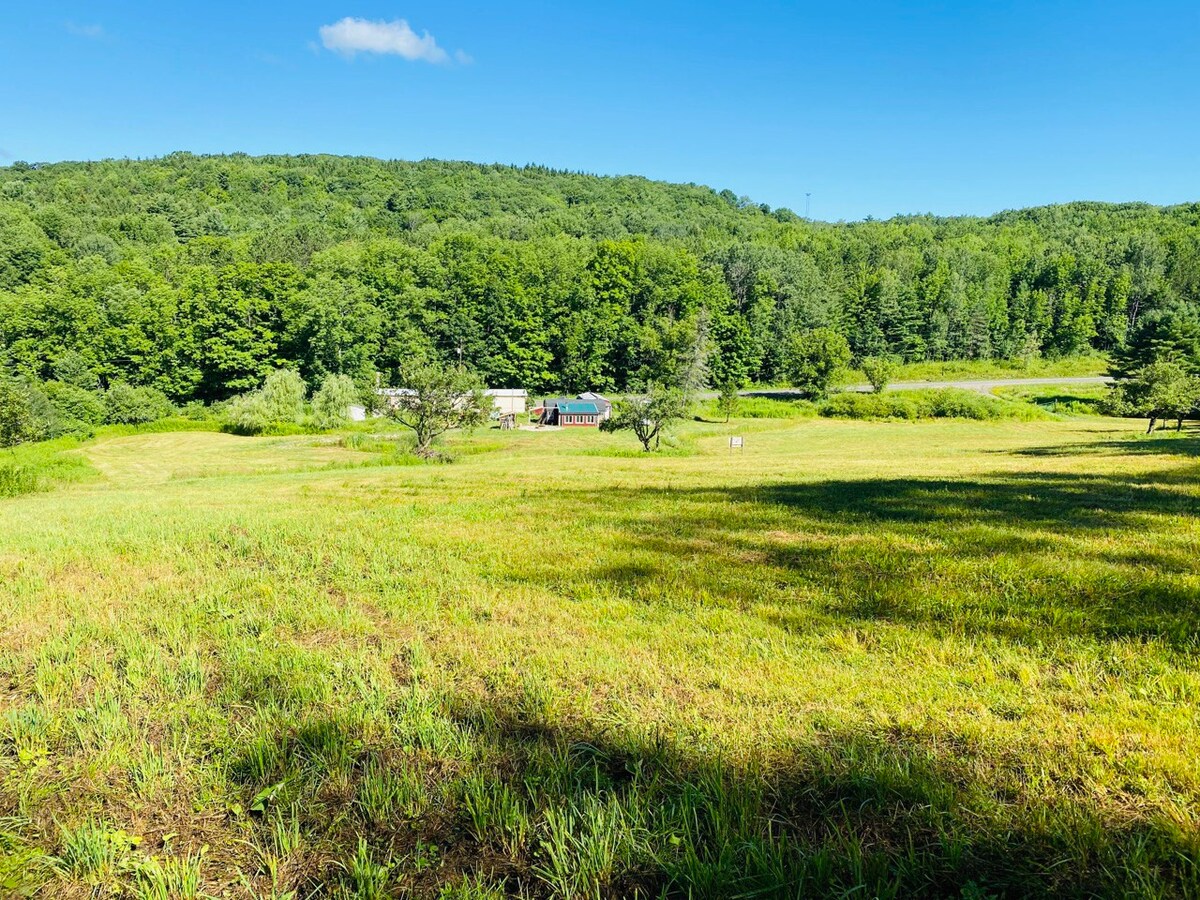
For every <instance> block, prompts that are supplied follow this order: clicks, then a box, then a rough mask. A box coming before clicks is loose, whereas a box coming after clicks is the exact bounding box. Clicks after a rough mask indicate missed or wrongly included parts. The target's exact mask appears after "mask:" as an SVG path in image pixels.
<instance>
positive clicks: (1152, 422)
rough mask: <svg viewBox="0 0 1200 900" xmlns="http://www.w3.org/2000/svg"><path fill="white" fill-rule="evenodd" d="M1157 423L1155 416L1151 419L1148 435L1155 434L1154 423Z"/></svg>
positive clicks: (1147, 430)
mask: <svg viewBox="0 0 1200 900" xmlns="http://www.w3.org/2000/svg"><path fill="white" fill-rule="evenodd" d="M1156 421H1157V419H1155V417H1154V416H1151V417H1150V427H1149V428H1147V429H1146V434H1153V432H1154V423H1155V422H1156Z"/></svg>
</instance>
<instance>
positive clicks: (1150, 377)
mask: <svg viewBox="0 0 1200 900" xmlns="http://www.w3.org/2000/svg"><path fill="white" fill-rule="evenodd" d="M1117 390H1118V398H1119V400H1118V406H1120V407H1123V408H1124V410H1125V411H1127V412H1130V413H1133V414H1134V415H1142V416H1145V417H1146V418H1148V419H1149V420H1150V425H1149V427H1148V428H1147V429H1146V434H1149V433H1150V432H1152V431H1154V426H1155V425H1156V424H1157V423H1158V422H1159V420H1162V421H1164V422H1166V421H1169V420H1171V419H1174V420H1175V427H1176V428H1182V427H1183V420H1184V419H1185V418H1187V417H1188V416H1189V415H1194V414H1197V412H1198V409H1197V408H1198V407H1200V376H1196V375H1193V374H1192V373H1191V372H1189V371H1188V369H1187V367H1186V366H1184V365H1183V364H1182V363H1181V362H1179V361H1178V360H1175V359H1166V360H1159V361H1158V362H1152V363H1150V364H1149V365H1145V366H1142V367H1141V368H1140V369H1137V370H1136V371H1134V373H1133V374H1132V376H1131V377H1130V378H1128V379H1127V380H1125V381H1123V382H1122V383H1121V385H1120V387H1118V388H1117Z"/></svg>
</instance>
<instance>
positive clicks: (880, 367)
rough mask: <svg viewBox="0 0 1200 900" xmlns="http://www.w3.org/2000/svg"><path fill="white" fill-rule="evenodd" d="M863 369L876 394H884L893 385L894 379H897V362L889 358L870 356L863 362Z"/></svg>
mask: <svg viewBox="0 0 1200 900" xmlns="http://www.w3.org/2000/svg"><path fill="white" fill-rule="evenodd" d="M861 368H862V370H863V374H864V375H866V376H867V381H868V382H870V384H871V388H872V389H873V390H874V391H875V393H877V394H882V393H883V391H884V389H885V388H886V387H887V386H888V385H889V384H891V381H892V379H893V378H895V377H896V370H897V368H898V366H897V365H896V361H895V360H894V359H892V358H891V357H889V356H868V357H867V358H866V359H864V360H863V361H862V363H861Z"/></svg>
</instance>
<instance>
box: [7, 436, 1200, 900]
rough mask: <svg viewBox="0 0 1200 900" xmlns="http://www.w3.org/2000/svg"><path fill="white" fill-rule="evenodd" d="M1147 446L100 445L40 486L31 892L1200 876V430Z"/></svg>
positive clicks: (16, 832) (24, 601)
mask: <svg viewBox="0 0 1200 900" xmlns="http://www.w3.org/2000/svg"><path fill="white" fill-rule="evenodd" d="M1139 431H1140V429H1139V427H1138V423H1136V422H1124V421H1114V420H1106V419H1100V418H1076V419H1070V420H1056V421H1044V422H961V421H938V422H922V423H872V422H847V421H829V420H823V419H821V420H814V419H806V420H797V421H781V420H770V419H756V420H752V421H751V420H744V421H740V422H734V423H732V424H730V425H711V424H692V425H689V426H688V427H687V428H685V429H684V430H683V432H682V434H681V435H680V436H679V438H678V439H677V440H676V441H675V442H674V444H673V446H672V448H671V450H670V452H669V453H668V454H666V455H658V456H652V455H647V454H641V453H634V452H631V447H630V445H631V443H633V442H632V439H631V438H629V437H628V436H627V435H624V436H620V435H618V436H609V435H600V434H597V433H595V432H565V431H564V432H543V433H528V432H516V433H504V434H501V433H499V432H496V431H490V432H481V433H479V434H477V435H475V436H472V437H456V438H455V439H454V440H453V441H452V449H453V451H454V453H455V454H456V455H457V457H458V459H457V461H456V462H454V463H453V464H450V465H416V466H414V465H397V466H392V465H386V463H387V461H388V460H389V459H390V458H391V457H389V456H388V455H387V454H386V453H380V452H373V453H367V452H361V451H355V450H351V449H347V447H345V446H340V445H339V444H338V443H337V442H336V441H333V440H331V439H329V438H313V437H294V438H293V437H289V438H239V437H232V436H228V435H220V434H212V433H189V434H147V435H134V436H125V437H119V438H106V439H102V440H99V441H96V442H93V443H90V444H85V445H84V446H82V447H81V448H77V449H75V450H73V451H71V452H72V453H79V454H82V455H83V457H84V459H85V460H86V463H87V464H88V465H89V466H90V467H91V472H92V474H91V476H90V477H88V478H82V479H79V480H77V481H75V482H72V483H68V484H64V485H62V486H61V487H59V488H57V489H55V490H52V491H49V492H43V493H37V494H30V495H27V496H22V497H16V498H10V499H4V500H0V686H2V688H3V691H2V693H0V707H2V709H0V714H2V715H0V777H2V779H3V780H2V782H0V856H2V860H3V861H0V895H5V896H7V895H18V896H19V895H21V894H27V895H37V896H44V897H69V898H74V897H101V896H113V897H116V896H132V897H138V898H168V897H206V896H211V897H223V896H224V897H264V898H268V897H269V898H287V897H292V898H301V897H310V896H330V897H344V898H351V897H353V898H383V897H392V896H417V897H433V896H445V897H499V896H507V895H526V896H531V897H546V896H556V897H601V896H645V897H655V896H663V895H666V896H694V897H730V896H805V895H837V896H842V895H855V896H917V895H920V896H964V897H986V896H993V895H996V896H1010V895H1011V896H1027V895H1045V896H1072V895H1080V896H1082V895H1097V894H1099V895H1111V896H1133V895H1137V896H1161V897H1174V896H1198V895H1200V870H1198V867H1197V866H1198V862H1197V861H1198V859H1200V836H1198V835H1200V832H1198V825H1200V823H1198V816H1200V812H1198V810H1200V806H1198V801H1200V664H1198V663H1200V657H1198V650H1200V644H1198V634H1200V562H1198V560H1200V519H1198V518H1197V512H1198V510H1200V488H1198V486H1197V476H1198V475H1200V465H1198V456H1197V454H1198V453H1200V437H1198V436H1197V435H1196V434H1195V433H1187V432H1185V433H1184V434H1182V435H1175V434H1160V435H1154V436H1151V437H1148V438H1147V437H1142V436H1141V435H1140V434H1139ZM730 434H741V435H744V436H745V438H746V449H745V451H744V452H742V453H736V452H735V453H732V454H731V453H730V451H729V450H728V441H727V439H728V436H729V435H730ZM347 443H348V444H349V445H350V446H355V442H353V441H351V442H347ZM358 445H360V446H370V447H373V448H374V449H375V450H377V451H378V450H380V449H386V447H387V442H386V440H385V441H378V442H373V443H372V442H370V441H362V440H360V441H359V442H358Z"/></svg>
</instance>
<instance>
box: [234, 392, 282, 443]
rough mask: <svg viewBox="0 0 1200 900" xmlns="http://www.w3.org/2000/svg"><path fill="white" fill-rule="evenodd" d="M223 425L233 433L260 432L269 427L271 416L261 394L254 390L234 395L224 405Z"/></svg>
mask: <svg viewBox="0 0 1200 900" xmlns="http://www.w3.org/2000/svg"><path fill="white" fill-rule="evenodd" d="M224 418H225V427H226V429H227V430H229V431H232V432H234V433H235V434H262V433H263V432H264V431H266V430H267V429H268V428H270V427H271V417H270V414H269V413H268V412H267V404H266V403H265V402H264V400H263V397H262V394H261V393H260V392H258V391H254V392H253V393H250V394H241V395H239V396H237V397H234V398H233V399H232V400H230V401H229V402H228V403H227V404H226V405H225V411H224Z"/></svg>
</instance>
